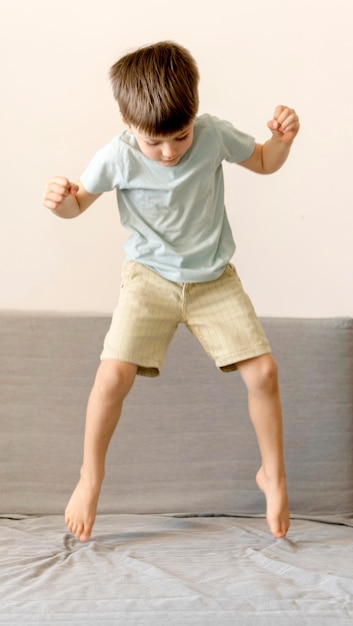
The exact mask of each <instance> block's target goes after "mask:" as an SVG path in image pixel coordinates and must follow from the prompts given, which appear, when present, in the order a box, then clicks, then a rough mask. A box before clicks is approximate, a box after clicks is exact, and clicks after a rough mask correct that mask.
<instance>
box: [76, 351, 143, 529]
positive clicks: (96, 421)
mask: <svg viewBox="0 0 353 626" xmlns="http://www.w3.org/2000/svg"><path fill="white" fill-rule="evenodd" d="M136 372H137V367H136V365H133V364H131V363H123V362H121V361H112V360H106V361H102V362H101V364H100V366H99V368H98V371H97V375H96V379H95V382H94V385H93V388H92V391H91V393H90V397H89V400H88V405H87V414H86V428H85V439H84V451H83V464H82V467H81V477H80V480H79V482H78V484H77V486H76V489H75V490H74V492H73V494H72V496H71V499H70V501H69V503H68V505H67V507H66V511H65V523H66V525H67V527H68V529H69V530H70V531H71V532H72V533H73V534H74V535H75V537H76V538H77V539H79V540H80V541H87V539H89V537H90V535H91V532H92V527H93V524H94V521H95V518H96V512H97V504H98V498H99V494H100V490H101V485H102V482H103V478H104V473H105V457H106V453H107V450H108V446H109V442H110V439H111V437H112V435H113V433H114V430H115V427H116V425H117V423H118V420H119V417H120V414H121V409H122V404H123V400H124V398H125V397H126V395H127V394H128V393H129V391H130V389H131V387H132V385H133V383H134V380H135V376H136Z"/></svg>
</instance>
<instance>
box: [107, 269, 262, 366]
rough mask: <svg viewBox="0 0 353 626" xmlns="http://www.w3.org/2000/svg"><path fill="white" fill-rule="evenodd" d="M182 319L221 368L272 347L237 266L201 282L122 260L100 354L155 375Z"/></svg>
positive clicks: (260, 353) (235, 363)
mask: <svg viewBox="0 0 353 626" xmlns="http://www.w3.org/2000/svg"><path fill="white" fill-rule="evenodd" d="M180 323H183V324H185V325H186V326H187V328H188V329H189V330H190V331H191V332H192V334H193V335H195V337H197V339H198V340H199V341H200V343H201V344H202V346H203V348H204V349H205V351H206V352H207V354H208V355H209V356H210V357H211V359H213V361H214V362H215V364H216V365H217V367H219V368H220V369H221V370H223V371H231V370H234V369H236V367H237V363H238V362H239V361H243V360H245V359H250V358H253V357H256V356H260V355H262V354H267V353H269V352H270V351H271V349H270V346H269V343H268V341H267V339H266V336H265V334H264V331H263V329H262V327H261V324H260V322H259V320H258V319H257V316H256V314H255V311H254V308H253V306H252V304H251V302H250V300H249V298H248V296H247V295H246V293H245V292H244V290H243V288H242V285H241V282H240V280H239V278H238V275H237V272H236V269H235V267H234V266H233V265H231V264H229V265H228V266H227V267H226V269H225V271H224V273H223V274H222V276H220V278H217V279H216V280H212V281H209V282H203V283H174V282H171V281H169V280H167V279H165V278H163V277H162V276H160V275H159V274H156V272H153V271H152V270H150V269H148V268H146V267H145V266H143V265H141V264H140V263H136V262H135V261H125V263H124V266H123V270H122V285H121V291H120V297H119V302H118V306H117V307H116V309H115V311H114V314H113V318H112V323H111V326H110V329H109V331H108V333H107V335H106V338H105V341H104V348H103V352H102V354H101V359H114V360H119V361H125V362H128V363H134V364H136V365H137V366H138V373H139V374H142V375H144V376H158V374H159V373H160V370H161V367H162V365H163V361H164V358H165V355H166V352H167V349H168V346H169V344H170V342H171V340H172V338H173V335H174V332H175V330H176V328H177V326H178V324H180Z"/></svg>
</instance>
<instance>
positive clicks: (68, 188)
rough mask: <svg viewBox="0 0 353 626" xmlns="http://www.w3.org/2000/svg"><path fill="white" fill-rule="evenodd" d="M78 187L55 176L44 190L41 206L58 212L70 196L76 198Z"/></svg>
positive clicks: (65, 179)
mask: <svg viewBox="0 0 353 626" xmlns="http://www.w3.org/2000/svg"><path fill="white" fill-rule="evenodd" d="M78 191H79V186H78V185H76V184H75V183H71V182H70V181H69V180H68V178H63V177H61V176H55V177H54V178H52V179H51V181H50V182H49V183H48V185H47V186H46V188H45V190H44V195H43V204H44V206H45V207H47V209H50V210H51V211H56V210H60V208H61V205H62V204H63V203H64V202H65V200H66V199H67V198H68V197H70V196H76V194H77V192H78Z"/></svg>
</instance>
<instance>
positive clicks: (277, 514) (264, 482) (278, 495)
mask: <svg viewBox="0 0 353 626" xmlns="http://www.w3.org/2000/svg"><path fill="white" fill-rule="evenodd" d="M256 482H257V485H258V487H259V488H260V489H261V491H263V492H264V494H265V497H266V504H267V510H266V519H267V523H268V525H269V527H270V530H271V532H272V534H273V536H274V537H275V538H276V539H282V538H283V537H285V536H286V534H287V531H288V528H289V524H290V519H289V508H288V495H287V487H286V481H285V479H284V478H283V480H282V481H280V482H276V483H274V482H272V481H270V480H269V479H268V478H267V477H266V476H265V472H264V469H263V467H260V469H259V471H258V472H257V474H256Z"/></svg>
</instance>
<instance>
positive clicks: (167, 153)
mask: <svg viewBox="0 0 353 626" xmlns="http://www.w3.org/2000/svg"><path fill="white" fill-rule="evenodd" d="M162 154H163V156H164V157H166V158H167V159H172V158H173V157H175V156H176V154H177V152H176V150H175V147H174V146H173V145H172V144H171V143H164V144H163V146H162Z"/></svg>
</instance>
